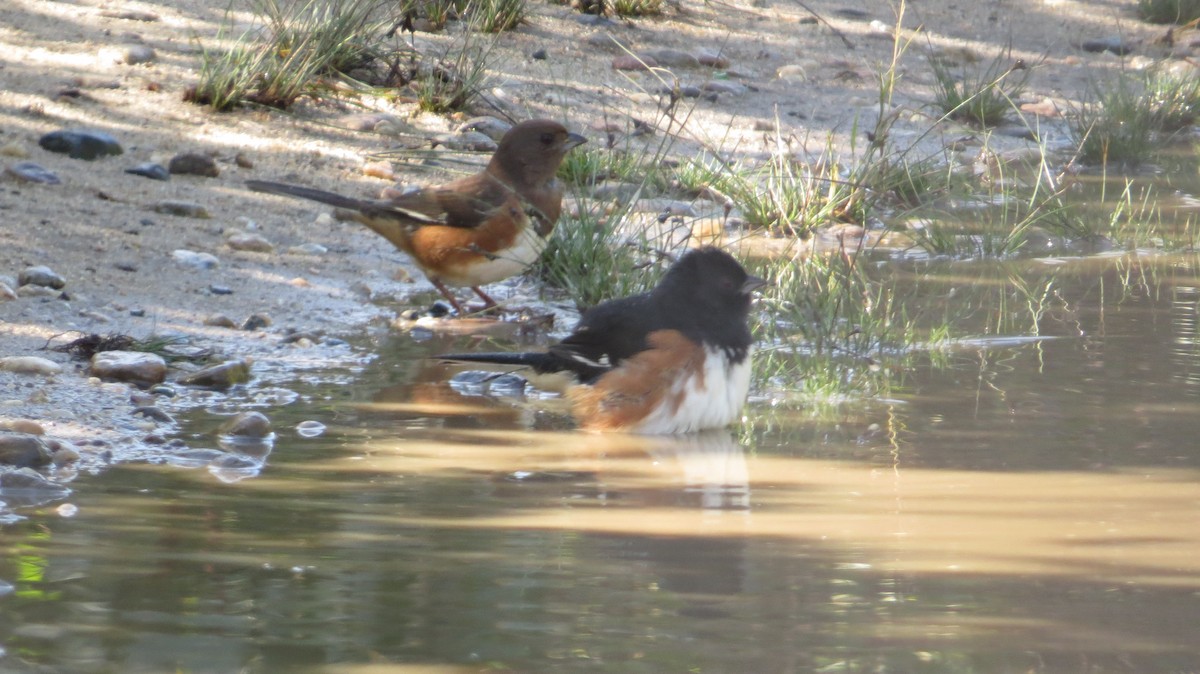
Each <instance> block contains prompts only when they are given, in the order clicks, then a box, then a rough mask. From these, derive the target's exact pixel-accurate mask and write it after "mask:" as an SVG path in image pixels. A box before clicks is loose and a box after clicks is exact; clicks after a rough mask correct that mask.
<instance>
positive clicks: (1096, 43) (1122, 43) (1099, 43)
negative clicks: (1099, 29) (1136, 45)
mask: <svg viewBox="0 0 1200 674" xmlns="http://www.w3.org/2000/svg"><path fill="white" fill-rule="evenodd" d="M1079 48H1080V49H1082V50H1084V51H1086V52H1094V53H1100V52H1106V51H1107V52H1112V53H1113V54H1116V55H1117V56H1125V55H1126V54H1131V53H1133V45H1132V44H1131V43H1129V42H1127V41H1126V40H1125V39H1124V38H1122V37H1120V36H1112V37H1102V38H1097V39H1094V40H1084V41H1083V42H1082V43H1081V44H1080V45H1079Z"/></svg>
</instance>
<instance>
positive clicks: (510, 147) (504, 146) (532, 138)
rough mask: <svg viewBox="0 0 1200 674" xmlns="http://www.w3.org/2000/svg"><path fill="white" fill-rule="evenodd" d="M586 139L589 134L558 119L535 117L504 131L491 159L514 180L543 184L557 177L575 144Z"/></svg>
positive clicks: (579, 143) (528, 183)
mask: <svg viewBox="0 0 1200 674" xmlns="http://www.w3.org/2000/svg"><path fill="white" fill-rule="evenodd" d="M586 142H587V139H586V138H584V137H583V136H581V135H579V134H577V133H571V132H570V131H567V128H566V127H565V126H563V125H562V124H559V123H558V122H555V121H554V120H550V119H531V120H528V121H524V122H521V123H520V124H517V125H516V126H514V127H513V128H511V129H509V130H508V133H506V134H504V137H503V138H501V139H500V146H499V147H498V148H496V154H494V155H492V162H491V163H492V165H493V166H494V167H496V168H500V169H501V170H502V171H503V172H504V174H505V175H507V176H508V177H509V178H511V179H513V180H520V181H523V182H524V183H525V184H527V185H532V184H540V183H542V182H545V181H547V180H550V179H551V178H553V177H554V174H555V173H557V172H558V166H559V164H561V163H562V160H563V157H565V156H567V153H568V152H570V151H571V149H572V148H574V147H577V146H579V145H582V144H584V143H586Z"/></svg>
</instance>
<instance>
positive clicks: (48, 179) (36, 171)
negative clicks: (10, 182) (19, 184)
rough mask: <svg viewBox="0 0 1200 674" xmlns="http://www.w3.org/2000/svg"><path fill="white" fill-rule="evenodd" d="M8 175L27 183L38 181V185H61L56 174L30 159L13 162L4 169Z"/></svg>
mask: <svg viewBox="0 0 1200 674" xmlns="http://www.w3.org/2000/svg"><path fill="white" fill-rule="evenodd" d="M4 172H5V173H7V174H8V175H10V176H12V177H14V178H16V179H17V180H23V181H25V182H27V183H38V184H39V185H61V184H62V180H60V179H59V178H58V175H57V174H55V173H54V171H51V170H50V169H48V168H45V167H42V166H40V165H38V164H35V163H33V162H31V161H23V162H20V163H17V164H13V165H12V166H9V167H8V168H6V169H4Z"/></svg>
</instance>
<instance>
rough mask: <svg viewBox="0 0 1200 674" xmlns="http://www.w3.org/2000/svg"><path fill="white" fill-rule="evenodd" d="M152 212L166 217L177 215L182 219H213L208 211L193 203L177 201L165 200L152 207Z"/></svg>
mask: <svg viewBox="0 0 1200 674" xmlns="http://www.w3.org/2000/svg"><path fill="white" fill-rule="evenodd" d="M150 210H152V211H154V212H155V213H162V214H164V215H175V216H178V217H181V218H200V219H202V220H207V219H209V218H211V217H212V215H210V214H209V212H208V209H207V208H205V207H203V206H201V205H200V204H197V203H195V202H191V201H177V200H175V199H164V200H163V201H158V202H155V203H153V204H151V206H150Z"/></svg>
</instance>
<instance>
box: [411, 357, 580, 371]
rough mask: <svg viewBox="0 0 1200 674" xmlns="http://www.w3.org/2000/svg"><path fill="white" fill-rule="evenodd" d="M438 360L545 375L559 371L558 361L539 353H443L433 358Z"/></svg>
mask: <svg viewBox="0 0 1200 674" xmlns="http://www.w3.org/2000/svg"><path fill="white" fill-rule="evenodd" d="M434 357H435V358H437V359H438V360H452V361H455V362H459V363H489V364H491V365H511V366H514V367H529V368H533V370H534V372H540V373H546V372H555V371H557V370H561V369H563V368H562V363H561V362H560V359H558V358H556V357H554V356H552V355H550V354H548V353H539V352H526V353H520V352H518V353H443V354H441V355H439V356H434Z"/></svg>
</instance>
